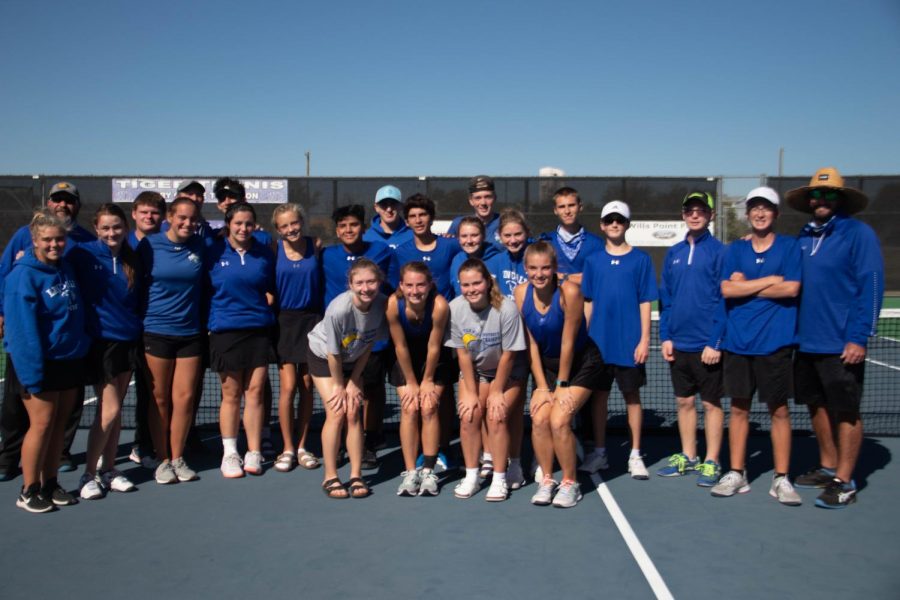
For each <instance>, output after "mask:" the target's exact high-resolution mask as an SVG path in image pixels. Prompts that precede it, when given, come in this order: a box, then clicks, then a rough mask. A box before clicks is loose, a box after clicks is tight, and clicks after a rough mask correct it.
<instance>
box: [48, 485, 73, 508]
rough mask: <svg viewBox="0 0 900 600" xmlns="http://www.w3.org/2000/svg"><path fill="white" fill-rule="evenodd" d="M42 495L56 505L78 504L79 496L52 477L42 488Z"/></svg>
mask: <svg viewBox="0 0 900 600" xmlns="http://www.w3.org/2000/svg"><path fill="white" fill-rule="evenodd" d="M41 496H43V497H44V498H46V499H48V500H50V501H52V502H53V504H55V505H56V506H72V505H73V504H78V498H76V497H75V496H73V495H72V494H70V493H69V492H67V491H66V490H64V489H63V487H62V486H61V485H59V482H57V481H56V480H55V479H51V480H50V481H48V482H47V483H46V484H44V487H43V488H42V489H41Z"/></svg>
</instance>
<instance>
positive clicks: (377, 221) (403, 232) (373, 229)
mask: <svg viewBox="0 0 900 600" xmlns="http://www.w3.org/2000/svg"><path fill="white" fill-rule="evenodd" d="M411 239H413V232H412V229H410V228H409V227H407V226H406V223H404V222H403V219H400V227H399V228H398V229H397V231H395V232H394V233H388V232H386V231H385V230H384V229H382V228H381V217H379V216H376V217H375V218H374V219H372V225H371V226H370V227H369V228H368V229H366V232H365V233H364V234H363V241H364V242H381V243H382V244H387V245H388V246H390V247H391V250H396V249H397V246H399V245H401V244H405V243H406V242H408V241H409V240H411Z"/></svg>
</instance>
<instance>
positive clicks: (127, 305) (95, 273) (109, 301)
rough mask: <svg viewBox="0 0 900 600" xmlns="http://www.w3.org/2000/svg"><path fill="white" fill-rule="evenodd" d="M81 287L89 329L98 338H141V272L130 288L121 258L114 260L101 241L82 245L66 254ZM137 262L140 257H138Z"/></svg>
mask: <svg viewBox="0 0 900 600" xmlns="http://www.w3.org/2000/svg"><path fill="white" fill-rule="evenodd" d="M66 259H67V260H68V261H69V262H70V263H71V264H72V266H73V267H74V269H75V273H76V274H77V276H78V282H79V283H80V284H81V285H80V286H79V287H80V288H81V295H82V297H83V298H84V302H85V305H86V310H87V312H86V315H85V319H86V322H87V324H86V329H87V332H88V334H90V336H91V337H93V338H95V339H103V340H115V341H123V342H130V341H134V340H137V339H139V338H140V337H141V331H142V330H143V326H142V324H141V314H140V310H141V308H140V300H141V293H140V286H141V284H142V278H141V274H140V271H139V272H137V273H135V274H134V284H133V285H132V287H131V289H129V288H128V275H127V274H126V273H125V268H124V267H123V265H122V259H121V255H120V256H118V257H115V256H113V255H112V253H111V252H110V251H109V246H107V245H106V244H104V243H103V242H102V241H100V240H95V241H93V242H89V243H87V244H80V245H79V246H78V247H77V248H75V249H73V250H72V251H71V252H69V253H68V254H67V255H66ZM135 262H138V261H137V256H136V255H135Z"/></svg>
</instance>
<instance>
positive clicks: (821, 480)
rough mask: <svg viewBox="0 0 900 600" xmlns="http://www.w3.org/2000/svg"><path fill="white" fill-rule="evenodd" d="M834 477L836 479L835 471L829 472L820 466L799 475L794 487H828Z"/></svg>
mask: <svg viewBox="0 0 900 600" xmlns="http://www.w3.org/2000/svg"><path fill="white" fill-rule="evenodd" d="M829 470H830V469H829ZM832 479H834V471H831V472H830V473H829V472H828V471H826V470H825V469H823V468H821V467H819V468H818V469H812V470H811V471H807V472H806V473H804V474H803V475H800V476H798V477H797V478H796V479H795V480H794V487H798V488H819V489H821V488H824V487H827V486H828V484H829V483H831V480H832Z"/></svg>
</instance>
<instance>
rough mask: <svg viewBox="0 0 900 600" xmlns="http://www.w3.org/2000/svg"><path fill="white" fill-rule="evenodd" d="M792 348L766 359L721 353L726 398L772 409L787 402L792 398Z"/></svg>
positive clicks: (782, 349) (770, 355)
mask: <svg viewBox="0 0 900 600" xmlns="http://www.w3.org/2000/svg"><path fill="white" fill-rule="evenodd" d="M793 354H794V350H793V348H790V347H786V348H781V349H779V350H776V351H775V352H773V353H772V354H767V355H765V356H748V355H746V354H733V353H731V352H724V353H723V355H722V361H723V371H722V373H723V376H724V379H725V395H726V396H728V397H729V398H752V397H753V394H754V392H759V401H760V402H765V403H766V404H770V405H773V406H779V405H781V404H785V403H787V401H788V400H789V399H790V398H791V397H793V395H794V364H793V360H792V359H793Z"/></svg>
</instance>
